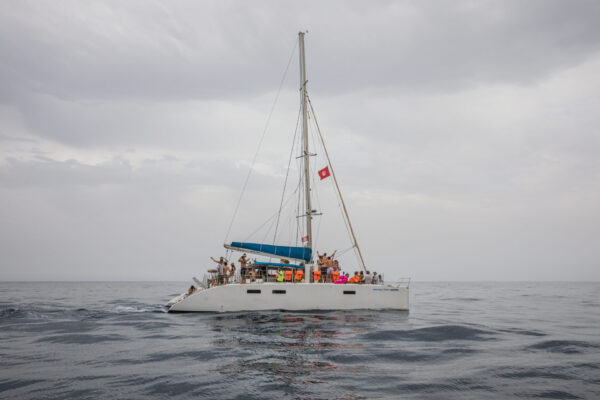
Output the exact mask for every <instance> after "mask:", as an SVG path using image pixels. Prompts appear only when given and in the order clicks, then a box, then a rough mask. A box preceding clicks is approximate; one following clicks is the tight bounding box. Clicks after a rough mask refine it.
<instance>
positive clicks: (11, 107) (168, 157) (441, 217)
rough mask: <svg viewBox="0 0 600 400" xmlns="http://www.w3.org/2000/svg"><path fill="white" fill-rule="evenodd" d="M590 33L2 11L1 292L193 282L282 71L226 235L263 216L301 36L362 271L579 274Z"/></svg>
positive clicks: (177, 8)
mask: <svg viewBox="0 0 600 400" xmlns="http://www.w3.org/2000/svg"><path fill="white" fill-rule="evenodd" d="M598 21H600V3H599V2H598V1H583V0H580V1H549V0H544V1H506V0H502V1H452V2H450V1H414V2H405V1H343V2H335V1H304V2H289V1H252V2H249V1H222V0H220V1H162V2H158V1H157V2H152V1H131V2H128V1H123V0H119V1H114V2H109V1H107V2H83V1H72V2H69V1H61V2H56V1H54V2H40V1H23V0H19V1H7V0H0V280H187V279H189V278H190V277H191V276H194V275H195V276H201V275H202V273H203V271H204V270H205V269H206V268H207V266H208V265H210V264H209V261H208V257H209V256H219V255H222V254H223V248H222V244H223V241H224V238H225V236H226V233H227V228H228V225H229V222H230V220H231V216H232V214H233V211H234V209H235V206H236V203H237V199H238V196H239V194H240V189H241V187H242V185H243V183H244V180H245V178H246V175H247V173H248V167H249V165H250V164H251V162H252V158H253V156H254V152H255V150H256V148H257V145H258V143H259V140H260V138H261V135H262V133H263V129H264V127H265V123H266V120H267V117H268V115H269V111H270V109H271V107H272V105H273V101H274V99H275V97H276V94H277V91H278V87H279V84H280V81H281V79H282V76H283V72H284V70H285V68H286V65H287V64H288V60H289V59H290V55H292V54H293V56H294V58H293V59H292V62H291V64H290V69H289V71H288V74H287V75H286V78H285V80H284V84H283V87H282V91H281V95H280V97H279V100H278V102H277V103H276V105H275V109H274V113H273V118H272V119H271V122H270V124H269V125H268V129H267V131H266V135H265V141H264V144H263V146H262V147H261V150H260V152H259V155H258V159H257V164H256V170H255V171H254V172H253V174H252V176H251V178H250V181H249V189H248V191H247V193H245V194H244V198H243V201H242V205H241V207H240V211H239V217H238V218H237V219H236V222H235V223H234V225H233V228H232V231H231V235H230V236H229V239H230V240H237V239H245V238H246V237H247V236H248V235H249V234H250V233H251V231H253V230H254V228H256V227H257V226H259V225H260V224H261V223H262V222H263V221H264V220H266V219H267V218H269V217H270V216H271V215H273V213H275V212H276V211H277V208H278V206H279V201H280V195H281V188H282V186H283V180H284V176H285V173H286V167H287V160H288V156H289V152H290V147H291V144H292V137H293V134H294V129H295V127H296V118H297V115H298V114H297V113H298V61H297V59H296V53H297V47H295V46H296V42H297V33H298V31H299V30H308V31H309V33H308V35H307V36H306V53H307V69H308V72H307V73H308V80H309V84H308V88H309V92H310V95H311V99H312V102H313V104H314V106H315V107H316V112H317V117H318V118H319V123H320V125H321V128H322V130H323V133H324V135H325V137H326V140H327V144H328V150H329V152H330V155H331V158H332V161H333V165H334V167H335V170H336V173H337V174H338V176H339V180H340V184H341V187H342V191H343V193H344V195H345V198H346V201H347V204H348V207H349V211H350V215H351V218H352V221H353V223H354V225H355V230H356V232H357V236H358V240H359V243H360V245H361V248H362V249H363V253H364V255H365V259H366V262H367V264H368V265H369V267H370V268H372V269H375V270H377V271H378V272H382V273H385V274H386V278H387V279H394V278H397V277H402V276H410V277H412V278H413V279H415V280H599V279H600V112H599V110H600V23H598ZM320 156H322V154H321V155H320ZM315 161H316V162H315V163H314V164H315V165H318V166H321V165H323V161H322V160H319V159H318V158H316V159H315ZM294 165H295V164H294ZM329 184H330V183H327V182H326V181H323V182H318V185H317V186H319V185H323V188H322V189H323V190H321V192H323V193H324V194H323V199H326V197H327V195H326V194H325V193H326V187H325V185H329ZM317 189H319V188H318V187H317V188H316V190H317ZM324 201H325V200H324ZM323 212H324V213H325V215H324V216H323V217H322V220H321V223H322V226H323V228H321V229H322V233H321V236H320V239H319V241H318V246H319V250H320V251H332V250H334V249H336V248H337V249H340V250H341V249H342V248H343V246H344V244H343V243H342V242H341V241H340V240H341V238H343V239H344V240H346V238H347V235H346V233H345V231H343V229H342V228H340V230H339V231H337V229H338V228H335V227H336V226H339V225H335V223H333V222H332V223H331V224H326V222H327V221H329V219H328V218H329V216H332V215H334V214H335V215H339V211H338V210H337V208H336V207H333V208H330V209H327V210H326V209H323ZM326 226H329V228H327V227H326ZM332 227H333V228H332ZM342 227H343V226H342ZM347 254H348V255H350V253H347ZM344 257H346V256H343V257H342V258H341V260H342V264H343V265H344V266H345V267H346V268H345V269H347V270H350V271H351V272H352V271H353V270H354V269H355V265H356V262H355V259H354V258H353V257H346V258H344Z"/></svg>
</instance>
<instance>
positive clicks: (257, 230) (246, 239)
mask: <svg viewBox="0 0 600 400" xmlns="http://www.w3.org/2000/svg"><path fill="white" fill-rule="evenodd" d="M297 191H298V188H296V190H294V191H293V192H292V194H291V195H290V197H288V198H287V200H286V201H285V202H284V203H283V205H284V206H285V205H287V203H289V202H290V200H291V199H292V198H293V197H294V195H295V194H296V192H297ZM276 216H277V213H275V214H273V215H271V216H270V217H269V218H267V220H266V221H265V222H263V223H262V224H261V225H260V226H259V227H258V228H256V229H255V230H254V232H252V233H251V234H249V235H248V236H246V238H245V239H244V240H243V241H244V242H246V241H248V239H250V238H251V237H252V236H254V235H255V234H257V233H258V232H259V231H260V230H261V229H262V228H264V227H265V225H267V224H268V223H269V222H270V221H271V220H272V219H273V218H275V217H276ZM269 230H270V229H269Z"/></svg>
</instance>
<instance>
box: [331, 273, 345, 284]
mask: <svg viewBox="0 0 600 400" xmlns="http://www.w3.org/2000/svg"><path fill="white" fill-rule="evenodd" d="M334 283H337V284H338V285H339V284H344V283H348V273H347V272H346V275H344V274H342V275H340V277H339V279H338V280H337V281H335V282H334Z"/></svg>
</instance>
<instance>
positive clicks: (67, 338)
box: [37, 334, 128, 344]
mask: <svg viewBox="0 0 600 400" xmlns="http://www.w3.org/2000/svg"><path fill="white" fill-rule="evenodd" d="M124 340H128V339H127V338H125V337H123V336H121V335H112V334H111V335H90V334H67V335H55V336H46V337H43V338H41V339H38V340H37V342H39V343H61V344H94V343H102V342H115V341H124Z"/></svg>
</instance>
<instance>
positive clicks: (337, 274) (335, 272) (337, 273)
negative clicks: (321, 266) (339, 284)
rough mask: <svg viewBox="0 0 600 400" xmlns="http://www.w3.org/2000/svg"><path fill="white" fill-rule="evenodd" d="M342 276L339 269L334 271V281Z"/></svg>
mask: <svg viewBox="0 0 600 400" xmlns="http://www.w3.org/2000/svg"><path fill="white" fill-rule="evenodd" d="M339 278H340V272H339V271H333V281H334V282H335V281H337V280H338V279H339Z"/></svg>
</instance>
